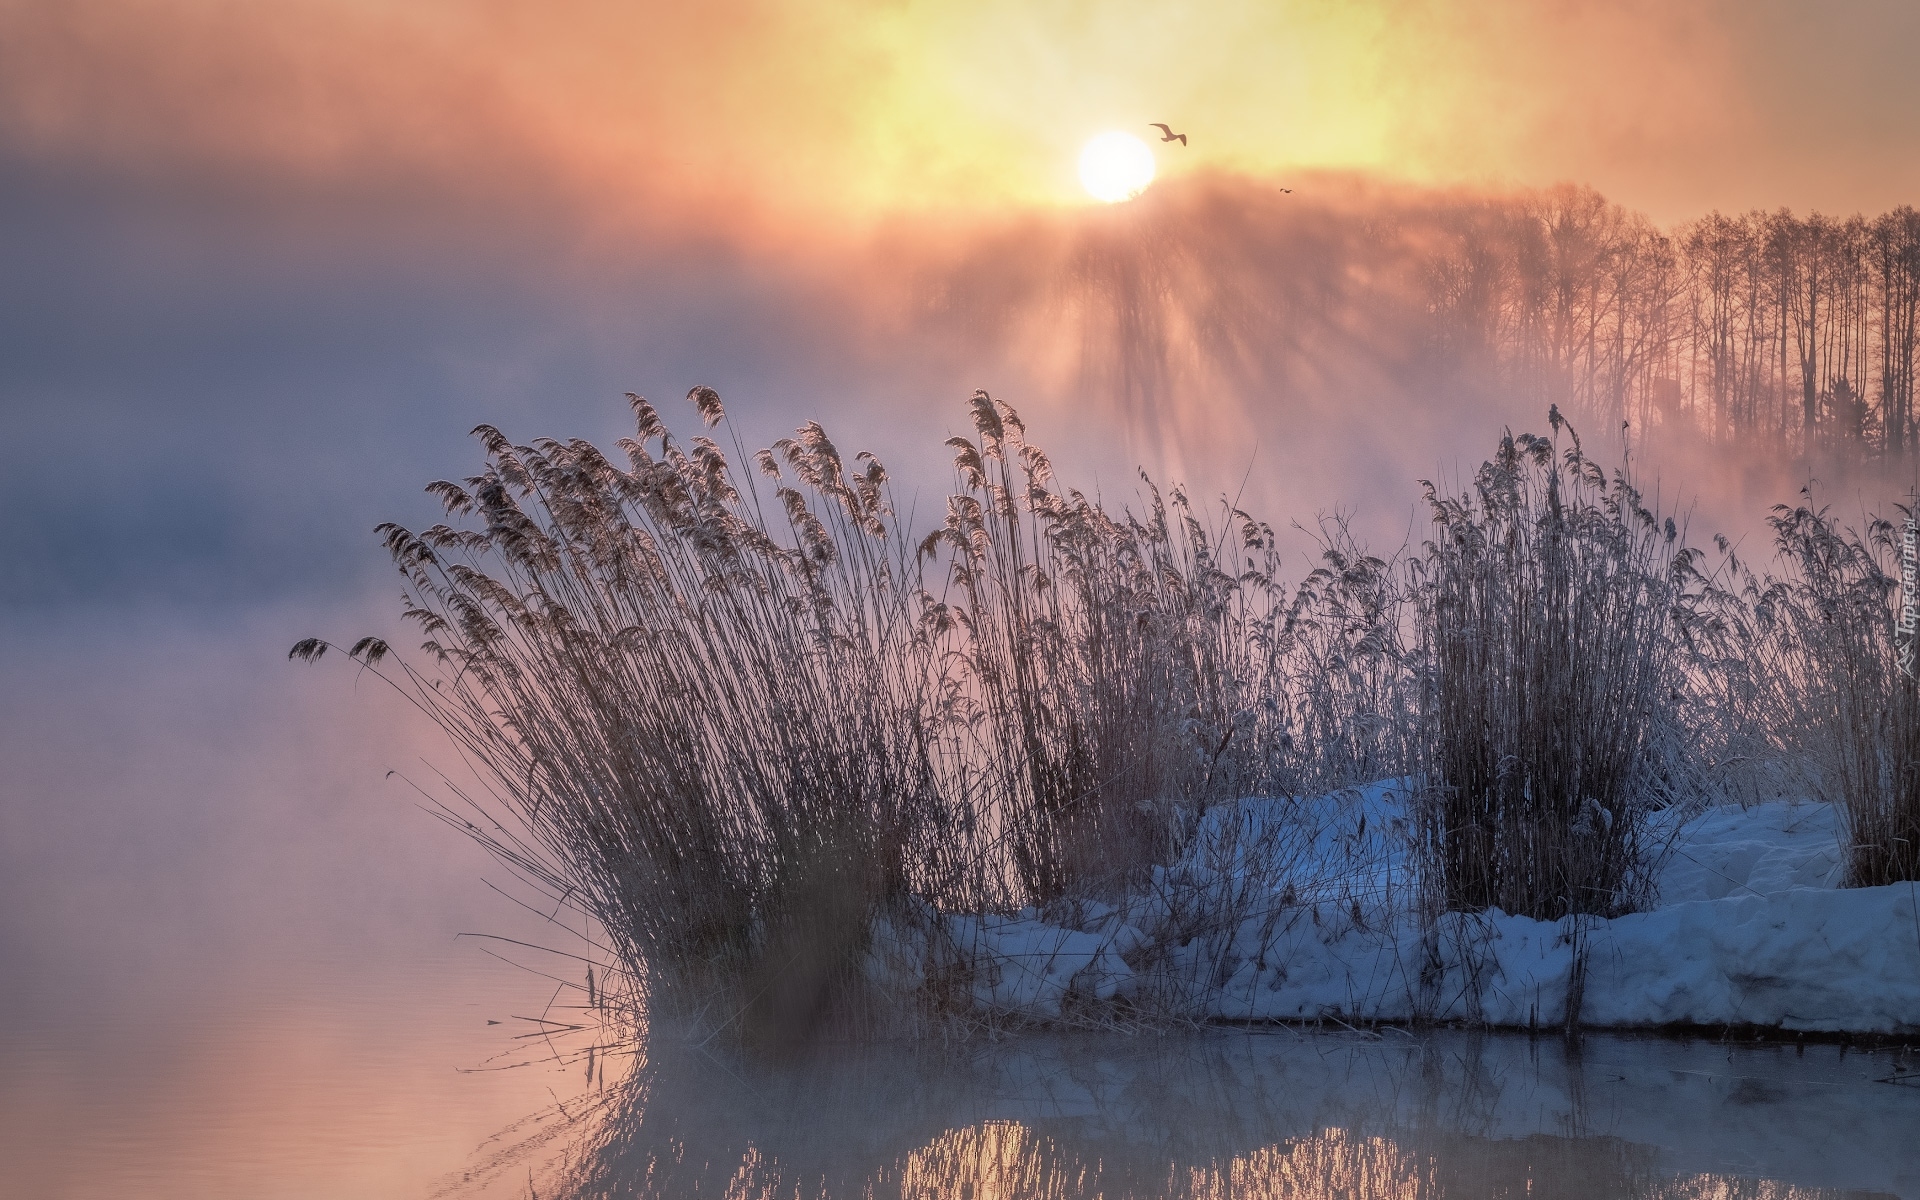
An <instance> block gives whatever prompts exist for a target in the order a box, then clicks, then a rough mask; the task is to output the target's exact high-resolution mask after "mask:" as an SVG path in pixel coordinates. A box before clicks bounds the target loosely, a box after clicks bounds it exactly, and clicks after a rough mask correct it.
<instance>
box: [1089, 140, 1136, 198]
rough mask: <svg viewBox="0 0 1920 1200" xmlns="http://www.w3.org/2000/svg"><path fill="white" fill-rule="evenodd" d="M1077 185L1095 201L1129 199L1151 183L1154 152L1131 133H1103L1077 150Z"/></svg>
mask: <svg viewBox="0 0 1920 1200" xmlns="http://www.w3.org/2000/svg"><path fill="white" fill-rule="evenodd" d="M1080 182H1081V183H1082V184H1083V185H1084V186H1085V187H1086V189H1087V194H1088V195H1089V196H1092V197H1093V198H1094V199H1095V200H1105V201H1106V202H1107V203H1109V204H1113V203H1116V202H1118V201H1121V200H1131V199H1133V198H1134V197H1135V196H1138V195H1139V194H1140V193H1141V192H1144V191H1146V190H1147V185H1148V184H1150V183H1152V182H1153V151H1152V150H1149V149H1148V148H1147V144H1146V143H1145V142H1143V141H1141V140H1140V139H1139V138H1137V137H1135V136H1133V135H1132V134H1130V133H1121V132H1120V131H1118V130H1114V131H1112V132H1110V133H1103V134H1101V135H1099V136H1098V137H1096V138H1094V139H1093V140H1092V141H1090V142H1088V143H1087V145H1086V148H1085V149H1084V150H1082V151H1080Z"/></svg>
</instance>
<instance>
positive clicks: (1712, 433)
mask: <svg viewBox="0 0 1920 1200" xmlns="http://www.w3.org/2000/svg"><path fill="white" fill-rule="evenodd" d="M1443 228H1444V230H1445V232H1444V234H1443V242H1442V245H1441V246H1440V247H1439V248H1438V249H1436V250H1435V251H1434V252H1432V253H1431V254H1430V255H1428V256H1427V259H1426V263H1425V267H1424V273H1425V279H1424V281H1423V282H1424V287H1425V300H1426V311H1427V313H1428V316H1429V318H1430V321H1431V324H1430V326H1429V330H1428V339H1429V349H1430V351H1431V352H1432V353H1433V355H1434V357H1435V359H1436V360H1437V361H1439V362H1440V363H1443V364H1445V367H1446V369H1447V370H1448V371H1450V372H1456V373H1458V376H1459V377H1460V378H1461V379H1465V380H1479V381H1486V382H1494V383H1497V384H1498V385H1500V386H1503V387H1506V388H1510V389H1514V390H1516V391H1518V392H1519V393H1520V394H1525V395H1528V396H1529V397H1538V398H1541V399H1545V400H1548V401H1551V402H1553V403H1557V404H1559V405H1561V407H1562V408H1564V409H1566V410H1567V411H1569V412H1575V413H1582V414H1585V415H1586V416H1587V418H1588V419H1589V420H1592V419H1595V418H1599V419H1607V420H1614V421H1626V422H1630V423H1632V424H1633V425H1635V426H1637V427H1639V428H1642V429H1647V428H1652V427H1663V428H1665V429H1666V430H1667V431H1668V432H1670V433H1678V432H1680V431H1682V430H1690V431H1692V432H1693V433H1695V434H1696V435H1697V436H1699V437H1701V438H1704V439H1706V440H1708V441H1711V442H1739V443H1743V444H1746V445H1750V446H1754V447H1756V448H1762V447H1764V448H1768V449H1772V450H1775V451H1776V452H1782V453H1787V454H1799V455H1814V454H1822V455H1827V456H1836V457H1841V458H1845V459H1847V460H1850V461H1866V460H1872V459H1882V460H1889V461H1897V460H1902V459H1906V458H1908V457H1910V456H1912V455H1914V454H1916V453H1920V427H1916V425H1915V419H1914V418H1915V413H1914V359H1915V340H1916V326H1917V322H1916V316H1917V315H1920V212H1916V211H1915V210H1914V209H1913V208H1912V207H1901V208H1897V209H1894V210H1893V211H1891V212H1886V213H1883V214H1881V215H1879V216H1877V217H1872V218H1868V217H1864V216H1859V215H1855V216H1850V217H1832V216H1827V215H1823V214H1821V213H1811V214H1808V215H1806V216H1795V215H1794V214H1793V213H1791V212H1789V211H1787V210H1785V209H1781V210H1778V211H1775V212H1761V211H1753V212H1748V213H1744V214H1740V215H1734V216H1728V215H1725V214H1722V213H1719V212H1714V213H1711V214H1709V215H1707V216H1705V217H1702V218H1700V219H1699V220H1696V221H1692V222H1690V223H1687V224H1684V225H1681V226H1679V227H1678V228H1675V229H1671V230H1665V231H1663V230H1661V229H1659V228H1657V227H1656V226H1655V225H1654V224H1653V223H1652V222H1651V221H1649V220H1648V219H1647V218H1645V217H1644V216H1641V215H1639V214H1636V213H1633V212H1631V211H1629V210H1627V209H1625V208H1622V207H1621V206H1619V205H1616V204H1611V203H1609V202H1608V201H1607V200H1606V199H1605V198H1603V197H1602V196H1600V195H1599V194H1597V193H1595V192H1593V191H1591V190H1588V189H1583V188H1573V187H1562V188H1557V189H1552V190H1549V191H1545V192H1541V193H1538V194H1536V195H1534V196H1531V197H1529V198H1528V199H1526V200H1524V201H1523V202H1521V203H1518V204H1514V203H1499V204H1489V205H1486V206H1483V207H1477V208H1471V209H1467V210H1455V211H1454V212H1453V213H1451V214H1449V215H1448V217H1447V218H1445V219H1444V221H1443Z"/></svg>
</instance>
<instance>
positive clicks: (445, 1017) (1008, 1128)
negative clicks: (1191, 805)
mask: <svg viewBox="0 0 1920 1200" xmlns="http://www.w3.org/2000/svg"><path fill="white" fill-rule="evenodd" d="M395 982H396V985H397V986H400V985H404V986H400V990H398V991H395V992H393V993H392V994H388V995H379V994H377V992H372V993H362V995H361V997H360V999H359V1000H358V1001H356V1002H351V1003H342V1002H339V1001H338V1000H327V999H325V998H323V997H318V996H315V995H314V994H312V993H311V992H310V991H308V990H306V989H300V988H290V989H286V990H284V991H282V992H279V993H276V992H275V991H274V990H273V989H264V990H262V991H259V992H256V993H255V994H252V995H250V996H247V997H245V998H244V999H236V1000H235V1001H234V1002H233V1003H231V1004H228V1005H225V1006H222V1005H219V1004H208V1005H207V1006H206V1007H205V1008H204V1009H202V1010H200V1011H199V1012H198V1013H197V1019H196V1020H193V1021H183V1019H182V1018H184V1017H185V1016H186V1015H187V1014H185V1013H182V1012H178V1011H174V1012H166V1013H155V1014H154V1019H153V1021H152V1022H151V1024H150V1025H147V1026H145V1027H143V1025H142V1023H141V1022H139V1021H137V1020H135V1021H131V1022H128V1023H127V1024H126V1026H125V1027H122V1028H117V1029H116V1028H101V1027H94V1028H87V1027H85V1024H84V1023H80V1022H76V1023H74V1024H72V1025H71V1026H69V1027H68V1028H67V1029H66V1030H65V1035H64V1036H56V1037H50V1036H48V1031H47V1030H46V1029H45V1028H42V1029H39V1030H37V1031H33V1032H32V1033H31V1035H28V1034H24V1033H23V1032H22V1031H20V1030H9V1031H8V1032H7V1033H6V1034H5V1035H0V1055H4V1061H5V1062H6V1064H7V1069H6V1071H5V1073H4V1075H3V1076H0V1178H4V1181H5V1184H6V1188H5V1194H7V1195H18V1196H48V1197H64V1196H72V1197H93V1196H101V1197H106V1196H115V1197H119V1196H132V1195H139V1196H155V1197H168V1196H197V1197H224V1196H235V1197H239V1196H274V1197H278V1196H286V1197H296V1196H298V1197H306V1196H316V1197H317V1196H346V1195H362V1196H420V1197H427V1196H483V1197H494V1196H526V1195H538V1196H542V1197H552V1196H601V1195H636V1196H725V1197H732V1198H736V1200H747V1198H757V1197H765V1198H767V1200H773V1198H775V1197H824V1196H835V1197H837V1196H859V1197H865V1196H902V1197H925V1198H929V1200H931V1198H934V1197H939V1198H942V1200H987V1198H1009V1200H1010V1198H1013V1197H1063V1198H1064V1197H1095V1196H1100V1197H1110V1198H1112V1197H1132V1196H1140V1197H1146V1196H1163V1195H1167V1196H1193V1197H1228V1196H1248V1197H1264V1196H1282V1195H1286V1196H1300V1197H1354V1198H1361V1197H1377V1196H1393V1197H1442V1196H1474V1197H1485V1196H1510V1197H1532V1196H1566V1197H1656V1196H1657V1197H1681V1196H1684V1197H1701V1198H1704V1197H1788V1196H1800V1195H1805V1196H1813V1195H1820V1196H1835V1195H1842V1194H1845V1195H1888V1194H1891V1195H1897V1196H1905V1197H1914V1196H1920V1087H1914V1086H1908V1085H1905V1084H1901V1083H1881V1082H1877V1081H1878V1080H1880V1079H1884V1078H1888V1077H1896V1078H1897V1075H1898V1072H1897V1070H1896V1069H1897V1068H1901V1067H1904V1066H1906V1065H1908V1064H1910V1063H1911V1064H1913V1065H1915V1066H1920V1062H1915V1060H1913V1059H1903V1058H1902V1057H1901V1056H1900V1055H1898V1054H1897V1053H1894V1052H1890V1051H1885V1050H1882V1051H1879V1052H1876V1053H1862V1052H1859V1051H1853V1052H1843V1051H1842V1050H1841V1049H1840V1048H1838V1047H1834V1046H1810V1047H1806V1048H1805V1049H1800V1048H1797V1047H1791V1046H1788V1047H1781V1046H1753V1045H1742V1046H1728V1045H1724V1044H1717V1043H1713V1042H1675V1041H1668V1040H1663V1039H1652V1038H1625V1037H1589V1038H1587V1039H1586V1040H1585V1041H1584V1043H1583V1044H1582V1045H1581V1047H1580V1048H1579V1050H1578V1051H1577V1052H1572V1051H1570V1050H1569V1048H1568V1047H1567V1046H1566V1045H1564V1044H1563V1043H1561V1042H1559V1041H1558V1040H1555V1039H1539V1040H1531V1039H1528V1038H1525V1037H1518V1036H1506V1035H1501V1036H1475V1035H1471V1034H1466V1033H1458V1032H1450V1031H1439V1032H1433V1033H1425V1034H1419V1035H1411V1034H1406V1033H1401V1032H1398V1031H1387V1032H1386V1033H1383V1034H1380V1035H1378V1036H1367V1035H1359V1034H1353V1033H1344V1032H1343V1033H1315V1032H1292V1031H1286V1030H1278V1031H1275V1030H1263V1031H1255V1032H1247V1031H1237V1030H1222V1031H1215V1032H1205V1033H1198V1034H1183V1035H1179V1036H1174V1037H1164V1038H1126V1037H1118V1036H1095V1035H1062V1036H1053V1035H1027V1036H1019V1037H1013V1038H1008V1039H1004V1040H1001V1041H998V1042H991V1043H987V1042H982V1043H979V1044H970V1045H967V1046H964V1047H960V1048H948V1049H945V1050H924V1051H918V1052H909V1051H908V1050H906V1049H904V1048H899V1047H893V1048H877V1049H868V1050H864V1051H854V1050H850V1049H847V1048H834V1049H828V1050H823V1051H821V1052H819V1053H818V1054H817V1055H816V1056H815V1057H814V1058H813V1059H811V1060H809V1061H804V1062H798V1063H792V1064H788V1065H785V1066H781V1067H778V1068H769V1067H758V1068H756V1067H752V1066H749V1065H747V1064H743V1063H741V1062H738V1061H735V1060H731V1059H726V1058H722V1057H718V1056H714V1055H710V1054H708V1053H706V1052H704V1051H701V1050H698V1049H693V1048H689V1047H688V1046H687V1045H685V1044H684V1043H672V1042H668V1043H667V1044H665V1045H661V1044H655V1045H654V1046H652V1047H651V1048H650V1050H648V1051H647V1052H646V1053H644V1054H640V1055H633V1056H628V1055H621V1056H617V1057H615V1058H614V1059H613V1060H612V1061H610V1062H609V1061H607V1060H606V1059H605V1058H604V1057H603V1056H600V1055H596V1056H595V1060H596V1061H595V1079H594V1082H593V1083H591V1084H589V1083H588V1081H587V1078H586V1063H585V1061H584V1059H583V1058H582V1057H581V1054H580V1052H581V1051H583V1050H584V1049H585V1047H586V1046H587V1045H588V1044H589V1040H588V1039H589V1035H588V1034H585V1033H583V1034H576V1035H573V1040H571V1041H569V1040H566V1039H561V1040H559V1041H555V1042H549V1041H548V1039H547V1038H545V1037H537V1036H536V1037H528V1036H525V1035H526V1034H529V1033H532V1032H535V1027H534V1026H533V1025H532V1024H531V1023H529V1022H527V1021H524V1020H519V1019H517V1018H524V1017H528V1016H540V1015H542V1014H543V1013H546V1012H549V1010H547V1009H546V1008H545V1007H544V1006H545V1004H546V1002H547V1001H548V1000H549V999H551V998H552V994H553V993H552V985H551V984H550V983H548V982H547V981H545V980H541V979H539V978H537V977H534V976H531V975H528V974H526V973H524V972H517V971H513V970H510V969H508V968H505V967H502V966H500V965H499V964H498V963H494V962H491V961H490V960H485V959H483V958H482V957H481V956H478V955H459V954H454V955H449V956H448V957H447V958H446V959H444V960H441V961H427V962H423V963H421V964H420V970H419V972H418V973H417V974H416V975H415V976H414V977H412V978H411V979H403V980H397V981H395ZM403 993H405V994H403ZM550 1011H551V1013H552V1014H553V1015H561V1016H564V1015H565V1014H564V1011H563V1010H561V1009H557V1008H556V1009H553V1010H550ZM488 1020H498V1021H500V1022H501V1024H499V1025H489V1024H487V1023H486V1022H487V1021H488ZM657 1041H664V1039H658V1040H657ZM556 1050H557V1051H559V1052H561V1056H562V1058H563V1059H564V1060H565V1061H554V1060H553V1057H552V1056H553V1052H554V1051H556Z"/></svg>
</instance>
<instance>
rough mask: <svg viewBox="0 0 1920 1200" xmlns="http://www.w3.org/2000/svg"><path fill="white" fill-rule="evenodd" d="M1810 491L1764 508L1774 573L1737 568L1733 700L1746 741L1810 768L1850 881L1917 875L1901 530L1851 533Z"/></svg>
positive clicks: (1918, 689) (1876, 524)
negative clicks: (1836, 815) (1836, 827)
mask: <svg viewBox="0 0 1920 1200" xmlns="http://www.w3.org/2000/svg"><path fill="white" fill-rule="evenodd" d="M1803 495H1805V496H1806V502H1805V503H1803V504H1801V505H1799V506H1797V507H1792V508H1789V507H1787V506H1786V505H1776V506H1775V508H1774V510H1773V514H1772V515H1771V516H1770V517H1769V518H1768V524H1769V525H1770V526H1771V528H1772V529H1773V533H1774V548H1775V551H1776V566H1777V569H1778V570H1779V572H1780V573H1779V574H1778V575H1775V574H1772V573H1768V574H1765V575H1761V576H1755V575H1754V574H1753V573H1752V572H1751V571H1749V570H1745V569H1743V568H1741V567H1740V566H1739V564H1738V563H1737V562H1735V563H1733V564H1732V566H1733V571H1732V574H1733V579H1732V580H1731V581H1730V583H1729V587H1728V589H1727V591H1726V592H1725V593H1723V599H1727V600H1731V601H1732V603H1729V604H1723V606H1722V607H1723V609H1724V610H1725V611H1726V612H1727V613H1728V614H1729V625H1730V628H1731V629H1732V631H1733V633H1734V634H1735V637H1734V639H1733V648H1734V650H1735V651H1736V653H1734V654H1730V655H1729V658H1730V660H1731V664H1730V669H1729V670H1728V671H1727V672H1726V673H1725V675H1724V678H1725V679H1726V681H1727V682H1726V684H1725V686H1724V692H1725V699H1724V703H1725V704H1726V706H1727V707H1728V708H1729V709H1730V710H1733V711H1735V712H1736V713H1737V714H1738V716H1739V718H1740V721H1739V724H1740V725H1741V727H1742V728H1745V729H1748V730H1751V732H1750V733H1749V735H1748V740H1749V741H1751V742H1753V743H1754V744H1755V745H1756V746H1757V747H1762V748H1764V752H1768V753H1770V754H1771V756H1773V757H1774V758H1776V759H1778V760H1781V761H1785V762H1788V763H1793V762H1798V763H1799V764H1801V766H1802V770H1803V771H1804V778H1805V781H1806V782H1807V784H1809V785H1810V787H1811V789H1812V790H1813V792H1814V793H1815V794H1816V795H1818V796H1819V797H1820V798H1821V799H1823V800H1827V801H1829V802H1831V803H1833V804H1834V805H1835V806H1836V808H1837V809H1838V810H1839V812H1840V814H1841V816H1842V819H1843V821H1844V823H1845V828H1846V833H1847V848H1846V850H1847V877H1846V882H1847V884H1848V885H1849V886H1853V887H1874V886H1878V885H1882V884H1888V883H1895V882H1899V881H1903V880H1912V879H1920V685H1916V683H1915V680H1914V677H1913V675H1912V674H1910V673H1909V667H1908V666H1903V660H1902V659H1901V650H1900V647H1901V639H1902V636H1903V635H1902V632H1901V630H1900V628H1899V622H1900V620H1901V606H1902V604H1903V602H1904V598H1903V596H1902V594H1901V568H1902V559H1903V553H1904V550H1905V543H1906V527H1905V525H1904V523H1903V524H1902V525H1901V526H1900V527H1896V526H1894V525H1893V524H1892V523H1891V522H1888V521H1885V520H1881V519H1878V518H1875V519H1870V520H1869V521H1868V522H1867V524H1866V530H1865V532H1864V533H1861V532H1858V531H1855V530H1850V529H1847V528H1844V527H1842V526H1841V525H1840V524H1839V523H1838V522H1837V521H1836V520H1835V519H1834V518H1833V517H1832V516H1831V515H1830V514H1829V511H1828V510H1827V509H1826V508H1816V507H1815V506H1814V503H1813V499H1812V493H1811V489H1806V490H1804V491H1803ZM1902 515H1903V517H1904V516H1909V515H1910V514H1909V513H1908V512H1907V511H1906V510H1904V509H1903V510H1902Z"/></svg>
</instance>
